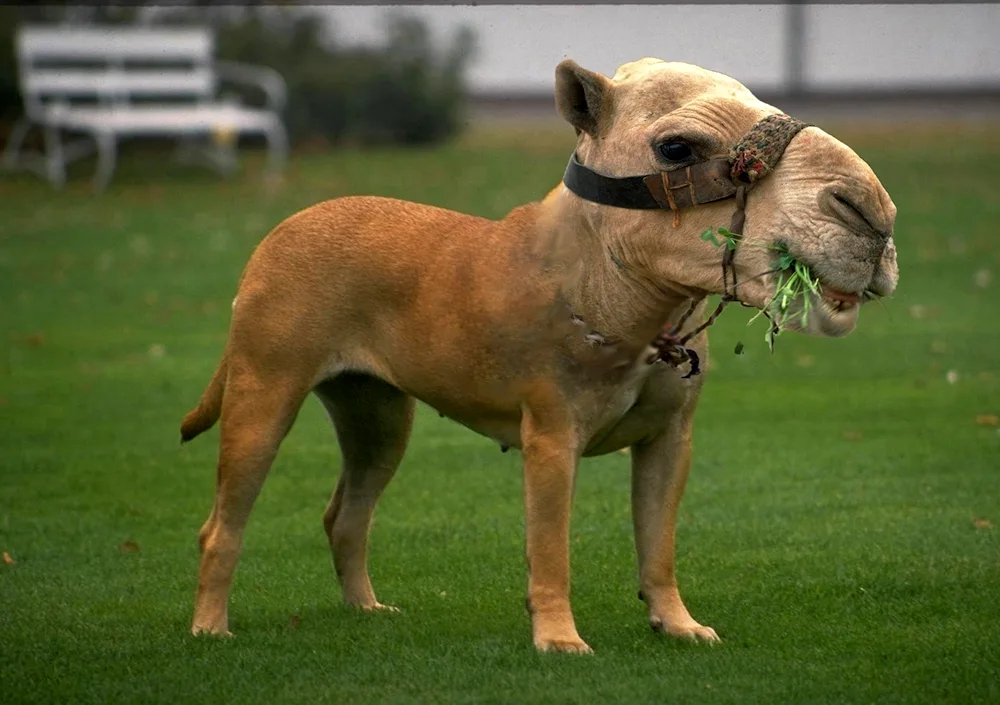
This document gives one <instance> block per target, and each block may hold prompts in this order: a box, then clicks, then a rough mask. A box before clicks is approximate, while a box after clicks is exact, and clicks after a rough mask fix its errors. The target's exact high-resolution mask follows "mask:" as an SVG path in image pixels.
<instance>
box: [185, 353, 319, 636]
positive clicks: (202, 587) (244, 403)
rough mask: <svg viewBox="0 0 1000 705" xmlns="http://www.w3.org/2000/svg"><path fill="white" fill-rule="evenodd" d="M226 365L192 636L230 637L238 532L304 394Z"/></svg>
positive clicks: (288, 381)
mask: <svg viewBox="0 0 1000 705" xmlns="http://www.w3.org/2000/svg"><path fill="white" fill-rule="evenodd" d="M241 362H242V361H239V360H237V361H235V364H234V361H232V360H231V361H230V367H229V374H228V379H227V382H226V391H225V396H224V398H223V401H222V421H221V427H220V439H219V464H218V474H217V477H216V483H217V485H216V494H215V505H214V506H213V508H212V512H211V514H210V515H209V517H208V520H207V521H206V522H205V524H204V525H203V526H202V528H201V532H200V533H199V535H198V544H199V547H200V548H201V565H200V567H199V570H198V590H197V594H196V596H195V610H194V619H193V622H192V626H191V631H192V632H193V633H195V634H198V633H201V632H207V633H210V634H227V635H228V634H229V617H228V603H229V591H230V587H231V586H232V581H233V572H234V571H235V569H236V563H237V561H238V559H239V553H240V547H241V544H242V540H243V531H244V529H245V528H246V524H247V520H248V519H249V517H250V510H251V509H252V507H253V503H254V501H255V500H256V499H257V495H258V494H259V493H260V488H261V486H262V485H263V484H264V479H265V478H266V477H267V473H268V470H269V469H270V468H271V462H272V461H273V460H274V456H275V455H276V454H277V451H278V446H279V445H280V443H281V441H282V439H283V438H284V437H285V434H286V433H288V430H289V428H291V426H292V423H293V422H294V420H295V416H296V414H297V413H298V411H299V408H300V407H301V405H302V402H303V400H304V398H305V396H306V395H307V394H308V393H309V385H308V384H303V383H301V382H300V381H299V380H296V379H294V378H291V377H290V376H282V377H280V378H276V375H274V374H271V375H261V374H260V373H258V372H257V371H255V370H254V369H253V368H252V367H251V366H248V365H246V364H245V363H244V364H240V363H241Z"/></svg>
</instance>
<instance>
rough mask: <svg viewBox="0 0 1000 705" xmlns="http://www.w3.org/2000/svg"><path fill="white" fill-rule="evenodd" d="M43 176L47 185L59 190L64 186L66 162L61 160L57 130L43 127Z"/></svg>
mask: <svg viewBox="0 0 1000 705" xmlns="http://www.w3.org/2000/svg"><path fill="white" fill-rule="evenodd" d="M44 132H45V175H46V176H48V179H49V183H51V184H52V185H53V186H54V187H55V188H57V189H61V188H62V187H63V186H65V185H66V160H65V159H64V158H63V149H62V139H61V138H60V136H59V128H58V127H54V126H52V125H46V126H45V130H44Z"/></svg>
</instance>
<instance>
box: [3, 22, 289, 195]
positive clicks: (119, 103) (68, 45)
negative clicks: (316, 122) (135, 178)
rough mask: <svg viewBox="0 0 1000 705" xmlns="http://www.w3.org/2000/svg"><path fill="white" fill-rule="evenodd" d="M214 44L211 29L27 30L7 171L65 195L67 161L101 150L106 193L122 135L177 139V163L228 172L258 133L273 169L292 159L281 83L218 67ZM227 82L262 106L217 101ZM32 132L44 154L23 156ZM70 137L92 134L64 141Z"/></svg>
mask: <svg viewBox="0 0 1000 705" xmlns="http://www.w3.org/2000/svg"><path fill="white" fill-rule="evenodd" d="M214 39H215V37H214V34H213V33H212V31H211V30H210V29H207V28H204V29H199V28H188V27H184V28H180V27H176V28H174V27H127V28H122V27H96V26H73V25H67V26H59V25H49V26H27V27H21V28H20V29H19V30H18V33H17V38H16V52H17V58H18V67H19V81H20V90H21V94H22V97H23V99H24V106H25V116H24V118H22V119H21V120H20V121H19V122H18V123H17V124H16V125H15V126H14V129H13V131H12V133H11V135H10V139H9V140H8V143H7V146H6V148H5V149H4V153H3V157H2V164H3V165H4V166H5V167H7V168H10V169H18V168H23V169H28V170H31V171H34V172H36V173H39V174H40V175H42V176H43V177H46V178H48V180H49V181H50V182H51V183H52V185H53V186H55V187H57V188H60V187H62V186H63V185H64V184H65V182H66V164H67V163H68V162H70V161H73V160H75V159H80V158H83V157H85V156H88V155H90V154H93V153H94V152H95V151H96V152H97V155H98V157H97V170H96V173H95V175H94V186H95V188H96V189H97V190H103V189H104V188H105V187H106V186H107V184H108V182H109V181H110V179H111V175H112V174H113V172H114V168H115V161H116V152H117V144H118V140H119V138H128V137H139V136H166V137H176V138H177V139H178V155H179V156H183V157H187V158H189V159H190V158H192V157H194V158H199V159H201V160H203V161H206V162H207V163H208V164H209V165H210V166H213V167H215V168H217V169H219V170H220V171H222V172H224V173H230V172H231V171H232V170H234V169H235V168H236V154H235V143H236V139H237V138H238V137H239V135H242V134H257V135H263V136H264V137H265V138H266V140H267V145H268V157H269V159H268V166H269V168H270V170H271V171H277V170H279V169H280V168H282V167H283V166H284V163H285V160H286V159H287V154H288V142H287V136H286V132H285V127H284V124H283V122H282V119H281V111H282V110H283V109H284V105H285V82H284V79H283V78H282V77H281V75H280V74H278V73H277V72H275V71H274V70H272V69H269V68H265V67H260V66H250V65H247V64H239V63H234V62H229V61H217V60H215V58H214V49H215V47H214V44H215V41H214ZM226 81H231V82H232V83H234V84H243V85H249V86H255V87H257V88H259V89H260V90H261V91H263V94H264V96H265V104H264V105H263V106H262V107H250V106H247V105H243V104H241V102H240V101H239V100H238V99H234V98H220V97H219V89H220V85H221V84H222V83H223V82H226ZM33 126H38V127H40V128H41V130H42V136H43V145H44V151H43V152H42V153H41V155H39V154H37V153H28V152H26V151H25V150H24V149H22V146H23V143H24V139H25V137H26V136H27V134H28V132H29V130H31V128H32V127H33ZM64 132H65V133H78V134H79V133H82V134H83V135H85V137H83V138H82V139H81V138H77V139H75V140H74V141H70V142H64V140H63V133H64Z"/></svg>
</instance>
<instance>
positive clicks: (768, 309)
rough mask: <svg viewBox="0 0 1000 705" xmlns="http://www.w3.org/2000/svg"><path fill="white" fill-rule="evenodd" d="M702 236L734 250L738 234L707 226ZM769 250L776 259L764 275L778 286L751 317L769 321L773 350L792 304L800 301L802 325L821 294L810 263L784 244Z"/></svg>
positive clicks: (739, 346) (768, 336) (739, 349)
mask: <svg viewBox="0 0 1000 705" xmlns="http://www.w3.org/2000/svg"><path fill="white" fill-rule="evenodd" d="M701 239H702V240H704V241H705V242H710V243H712V244H713V245H715V246H716V247H725V248H727V249H729V250H735V249H736V247H737V245H738V241H739V235H737V234H735V233H733V232H730V231H729V230H728V229H727V228H707V229H706V230H704V231H703V232H702V233H701ZM768 249H770V250H772V251H773V252H776V253H777V255H778V258H777V260H775V261H774V262H771V269H770V270H769V271H768V272H766V273H767V274H775V275H777V286H776V288H775V292H774V294H773V295H772V296H771V298H770V299H768V301H767V303H766V304H764V307H763V308H762V309H761V310H760V312H759V313H758V314H757V315H756V316H754V317H753V318H751V319H750V323H753V322H754V321H756V320H757V318H759V317H760V316H764V317H765V318H767V319H768V321H769V322H770V326H769V327H768V330H767V333H766V335H765V336H764V340H765V341H766V342H767V347H768V349H769V350H770V351H771V352H772V353H773V352H774V341H775V338H777V337H778V334H780V333H781V331H783V330H785V329H786V328H788V325H789V323H790V322H791V321H793V320H795V319H794V317H793V315H792V314H790V311H791V309H792V306H793V304H795V302H799V311H798V314H797V315H798V317H799V324H800V325H801V327H803V328H805V327H806V326H807V325H808V323H809V313H810V312H811V311H812V308H813V297H815V298H817V299H818V298H819V297H820V296H821V295H822V291H821V284H820V281H819V278H818V277H816V276H814V275H813V273H812V271H811V270H810V269H809V266H808V265H806V264H805V263H803V262H801V261H799V260H797V259H796V258H795V257H794V256H793V255H792V254H791V253H790V252H789V251H788V246H787V245H785V244H784V243H778V244H775V245H771V246H769V248H768ZM735 352H736V354H737V355H740V354H742V352H743V344H742V343H737V346H736V350H735Z"/></svg>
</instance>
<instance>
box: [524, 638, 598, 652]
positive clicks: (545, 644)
mask: <svg viewBox="0 0 1000 705" xmlns="http://www.w3.org/2000/svg"><path fill="white" fill-rule="evenodd" d="M535 648H536V649H538V650H539V651H540V652H542V653H562V654H592V653H594V650H593V649H592V648H590V647H589V646H588V645H587V642H585V641H584V640H583V639H581V638H579V637H577V638H576V639H540V640H537V641H535Z"/></svg>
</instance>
